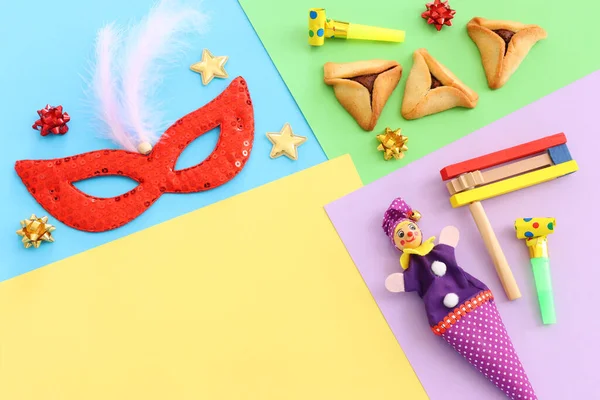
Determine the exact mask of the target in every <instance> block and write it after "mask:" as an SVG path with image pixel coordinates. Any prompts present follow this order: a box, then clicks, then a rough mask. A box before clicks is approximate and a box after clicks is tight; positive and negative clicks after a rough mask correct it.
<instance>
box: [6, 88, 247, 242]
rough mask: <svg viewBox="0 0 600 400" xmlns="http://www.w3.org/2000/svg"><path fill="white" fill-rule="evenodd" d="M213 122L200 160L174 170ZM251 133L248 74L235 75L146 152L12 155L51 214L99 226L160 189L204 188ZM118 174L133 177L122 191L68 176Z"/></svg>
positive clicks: (138, 209)
mask: <svg viewBox="0 0 600 400" xmlns="http://www.w3.org/2000/svg"><path fill="white" fill-rule="evenodd" d="M217 126H220V127H221V136H220V138H219V141H218V143H217V146H216V147H215V149H214V151H213V152H212V153H211V154H210V155H209V156H208V157H207V158H206V159H205V160H204V161H202V162H201V163H200V164H198V165H195V166H193V167H190V168H186V169H182V170H175V164H176V162H177V158H178V157H179V155H180V154H181V153H182V152H183V150H184V149H185V147H186V146H187V145H188V144H189V143H191V142H192V141H193V140H194V139H196V138H197V137H199V136H201V135H203V134H204V133H206V132H208V131H210V130H211V129H213V128H216V127H217ZM253 139H254V114H253V108H252V101H251V99H250V93H249V92H248V87H247V85H246V81H245V80H244V79H243V78H241V77H238V78H236V79H235V80H234V81H233V82H232V83H231V85H229V87H228V88H227V89H226V90H225V91H224V92H223V93H221V94H220V95H219V96H218V97H217V98H215V99H214V100H213V101H211V102H210V103H208V104H207V105H205V106H204V107H202V108H200V109H198V110H196V111H194V112H192V113H190V114H188V115H186V116H185V117H183V118H181V119H180V120H178V121H177V122H175V123H174V124H173V125H172V126H171V127H170V128H169V129H167V130H166V132H165V134H164V135H163V136H162V137H161V138H160V140H159V141H158V143H156V145H155V146H154V148H153V149H152V152H151V153H150V154H148V155H143V154H139V153H133V152H129V151H125V150H98V151H92V152H89V153H84V154H79V155H75V156H72V157H65V158H60V159H58V158H57V159H53V160H23V161H17V162H16V164H15V170H16V171H17V174H19V176H20V177H21V180H22V181H23V183H24V184H25V186H27V189H28V190H29V192H30V193H31V194H32V195H33V197H35V199H36V200H37V201H38V202H39V203H40V204H41V205H42V207H44V208H45V209H46V210H47V211H48V212H49V213H50V214H52V215H53V216H54V217H55V218H56V219H58V220H60V221H61V222H63V223H64V224H66V225H68V226H70V227H73V228H75V229H79V230H83V231H89V232H103V231H107V230H110V229H115V228H118V227H120V226H122V225H125V224H127V223H128V222H130V221H132V220H133V219H135V218H137V217H138V216H139V215H141V214H142V213H143V212H144V211H146V210H147V209H148V207H150V206H151V205H152V204H153V203H154V202H155V201H156V200H157V199H158V198H159V197H160V196H161V195H162V194H163V193H194V192H199V191H204V190H210V189H213V188H215V187H217V186H220V185H222V184H224V183H226V182H228V181H230V180H231V179H233V177H235V176H236V175H237V174H238V173H239V172H240V171H241V170H242V168H243V167H244V165H245V164H246V161H247V160H248V157H249V156H250V151H251V149H252V144H253ZM106 175H123V176H127V177H129V178H131V179H134V180H135V181H137V182H138V183H139V185H138V186H136V187H135V188H134V189H133V190H131V191H129V192H128V193H125V194H122V195H120V196H116V197H111V198H99V197H94V196H90V195H88V194H85V193H83V192H81V191H80V190H79V189H77V188H76V187H75V186H73V182H77V181H80V180H83V179H88V178H92V177H95V176H106Z"/></svg>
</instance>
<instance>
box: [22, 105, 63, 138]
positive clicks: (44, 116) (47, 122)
mask: <svg viewBox="0 0 600 400" xmlns="http://www.w3.org/2000/svg"><path fill="white" fill-rule="evenodd" d="M37 113H38V115H39V116H40V119H38V120H37V121H35V123H34V124H33V126H32V128H33V129H35V130H38V131H41V132H40V133H41V135H42V136H46V135H48V134H49V133H53V134H55V135H64V134H65V133H67V132H68V131H69V127H68V126H67V122H69V121H70V120H71V117H70V116H69V114H67V113H63V108H62V106H58V107H50V104H47V105H46V107H45V108H42V109H41V110H38V112H37Z"/></svg>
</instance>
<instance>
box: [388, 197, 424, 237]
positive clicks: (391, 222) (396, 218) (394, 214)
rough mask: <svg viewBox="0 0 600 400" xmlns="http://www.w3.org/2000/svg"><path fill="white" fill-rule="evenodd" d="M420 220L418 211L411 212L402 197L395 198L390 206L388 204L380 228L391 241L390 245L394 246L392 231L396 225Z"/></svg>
mask: <svg viewBox="0 0 600 400" xmlns="http://www.w3.org/2000/svg"><path fill="white" fill-rule="evenodd" d="M420 218H421V214H420V213H419V212H418V211H415V210H413V209H412V208H411V207H410V206H409V205H408V204H407V203H406V202H405V201H404V199H403V198H402V197H397V198H395V199H394V201H392V204H390V206H389V207H388V209H387V210H386V212H385V214H384V215H383V224H382V225H381V227H382V228H383V231H384V232H385V234H386V235H388V237H389V238H390V240H391V241H392V244H393V245H394V246H396V243H395V242H394V230H395V229H396V227H397V226H398V224H399V223H400V222H402V221H408V220H411V221H415V222H416V221H418V220H419V219H420Z"/></svg>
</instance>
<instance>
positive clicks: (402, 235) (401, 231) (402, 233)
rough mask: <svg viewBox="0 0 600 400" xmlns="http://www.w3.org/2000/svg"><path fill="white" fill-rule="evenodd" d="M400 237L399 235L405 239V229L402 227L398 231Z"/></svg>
mask: <svg viewBox="0 0 600 400" xmlns="http://www.w3.org/2000/svg"><path fill="white" fill-rule="evenodd" d="M398 237H399V238H400V239H404V231H403V230H402V229H400V230H399V231H398Z"/></svg>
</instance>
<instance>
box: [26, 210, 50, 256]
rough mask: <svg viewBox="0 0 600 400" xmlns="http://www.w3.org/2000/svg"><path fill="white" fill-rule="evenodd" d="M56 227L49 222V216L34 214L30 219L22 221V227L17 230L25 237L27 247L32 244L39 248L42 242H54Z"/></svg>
mask: <svg viewBox="0 0 600 400" xmlns="http://www.w3.org/2000/svg"><path fill="white" fill-rule="evenodd" d="M55 229H56V228H55V227H54V226H52V225H50V224H49V223H48V217H42V218H38V217H36V216H35V214H32V215H31V217H29V219H25V220H23V221H21V229H19V230H18V231H17V235H19V236H22V237H23V240H22V242H23V244H24V245H25V248H26V249H28V248H30V247H31V246H33V247H34V248H36V249H37V248H38V247H40V244H42V242H50V243H52V242H54V238H53V237H52V231H54V230H55Z"/></svg>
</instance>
